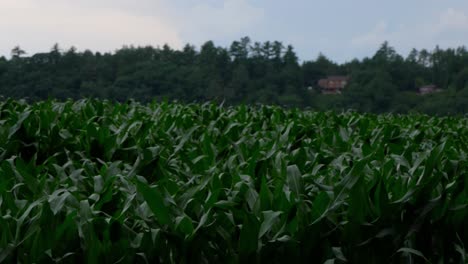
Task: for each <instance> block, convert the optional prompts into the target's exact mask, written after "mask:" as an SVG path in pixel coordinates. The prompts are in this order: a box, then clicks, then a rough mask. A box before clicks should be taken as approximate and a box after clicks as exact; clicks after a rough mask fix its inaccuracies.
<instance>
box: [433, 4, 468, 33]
mask: <svg viewBox="0 0 468 264" xmlns="http://www.w3.org/2000/svg"><path fill="white" fill-rule="evenodd" d="M433 30H434V33H441V32H444V31H448V30H464V31H466V30H468V17H467V16H466V15H465V13H463V12H462V11H461V10H455V9H453V8H448V9H447V10H445V11H444V12H443V13H441V14H440V15H439V21H438V23H437V24H436V26H435V27H433Z"/></svg>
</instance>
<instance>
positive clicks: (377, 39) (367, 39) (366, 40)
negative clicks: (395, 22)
mask: <svg viewBox="0 0 468 264" xmlns="http://www.w3.org/2000/svg"><path fill="white" fill-rule="evenodd" d="M387 30H388V24H387V22H385V21H380V22H378V23H377V24H376V25H375V26H374V28H372V29H371V30H370V31H369V32H367V33H365V34H361V35H358V36H355V37H353V38H352V39H351V44H352V45H354V46H366V47H376V46H377V45H379V44H381V43H382V42H384V41H386V40H388V39H389V38H390V37H392V34H390V33H389V32H388V31H387Z"/></svg>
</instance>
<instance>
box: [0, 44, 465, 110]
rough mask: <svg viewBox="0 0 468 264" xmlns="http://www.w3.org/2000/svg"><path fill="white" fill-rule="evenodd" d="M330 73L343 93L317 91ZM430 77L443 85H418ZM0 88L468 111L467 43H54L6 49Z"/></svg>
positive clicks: (33, 95)
mask: <svg viewBox="0 0 468 264" xmlns="http://www.w3.org/2000/svg"><path fill="white" fill-rule="evenodd" d="M330 75H343V76H349V77H350V82H349V84H348V85H347V86H346V88H345V89H344V90H343V93H342V94H340V95H324V94H322V93H321V92H320V88H319V87H318V85H317V83H318V81H319V80H320V79H321V78H325V77H327V76H330ZM424 85H434V86H436V87H438V88H440V92H438V93H433V94H428V95H424V96H423V95H420V94H419V93H418V89H419V87H422V86H424ZM0 94H1V95H2V96H3V97H4V98H26V99H27V100H31V101H37V100H42V99H47V98H54V99H58V100H66V99H69V98H71V99H79V98H84V97H92V98H106V99H111V100H116V101H126V100H128V99H134V100H137V101H142V102H148V101H152V100H157V101H159V100H170V101H172V100H176V101H181V102H204V101H218V102H224V103H225V104H240V103H247V104H276V105H283V106H288V107H307V108H311V109H315V110H337V111H341V110H346V109H355V110H358V111H363V112H374V113H382V112H396V113H408V112H413V111H414V112H422V113H428V114H442V115H445V114H463V113H466V112H468V51H467V50H466V48H465V47H459V48H454V49H452V48H449V49H440V48H439V47H435V49H434V50H431V51H428V50H425V49H423V50H416V49H413V50H412V51H411V53H410V54H409V55H408V56H407V57H403V56H402V55H400V54H398V53H397V52H396V51H395V49H394V48H392V47H391V46H390V45H389V44H388V43H387V42H385V43H383V44H382V45H381V46H380V47H379V48H378V50H377V51H376V52H375V54H374V55H373V56H371V57H367V58H364V59H361V60H360V59H354V60H352V61H349V62H346V63H342V64H338V63H335V62H333V61H331V60H330V59H328V58H327V57H326V56H325V55H323V54H319V56H317V58H315V59H313V60H305V61H300V60H299V58H298V56H297V54H296V53H295V51H294V48H293V46H291V45H284V44H283V43H281V42H278V41H273V42H271V41H266V42H254V41H252V40H251V39H250V38H248V37H244V38H242V39H240V40H238V41H234V42H233V43H232V44H231V45H230V46H229V47H219V46H216V45H215V43H213V42H212V41H208V42H206V43H204V44H203V45H202V46H201V47H200V48H197V47H195V46H193V45H186V46H185V47H184V48H183V49H181V50H177V49H173V48H171V47H169V46H167V45H164V46H163V47H151V46H148V47H133V46H129V47H123V48H121V49H119V50H117V51H115V52H113V53H99V52H92V51H89V50H86V51H83V52H79V51H77V50H76V49H75V48H73V47H72V48H69V49H67V50H64V49H61V47H60V46H59V45H58V44H56V45H54V46H53V47H52V48H51V50H50V51H49V52H47V53H37V54H33V55H29V54H27V51H24V50H22V49H21V48H20V47H19V46H18V47H15V48H13V49H12V52H11V57H10V58H5V57H0Z"/></svg>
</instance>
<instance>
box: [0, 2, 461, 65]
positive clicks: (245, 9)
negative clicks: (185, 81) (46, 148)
mask: <svg viewBox="0 0 468 264" xmlns="http://www.w3.org/2000/svg"><path fill="white" fill-rule="evenodd" d="M0 33H2V34H0V55H5V56H9V53H10V50H11V49H12V48H13V47H14V46H15V45H20V46H21V47H22V48H23V49H24V50H26V51H27V52H28V53H29V54H33V53H35V52H41V51H47V50H49V49H50V47H51V46H52V45H53V44H54V43H56V42H58V43H59V44H60V46H61V47H63V48H64V49H67V48H68V47H70V46H75V47H77V48H78V49H79V50H84V49H91V50H94V51H114V50H116V49H118V48H120V47H122V46H123V45H124V44H126V45H130V44H133V45H136V46H138V45H153V46H158V45H163V44H165V43H168V44H170V45H171V46H173V47H176V48H179V47H182V46H183V45H184V44H185V43H191V44H195V45H197V46H198V45H200V44H202V43H203V42H205V41H206V40H213V41H215V43H216V44H218V45H220V46H228V45H229V44H230V43H231V42H232V41H233V40H237V39H239V38H241V37H243V36H250V37H251V38H252V39H253V40H255V41H265V40H280V41H282V42H283V43H284V44H292V45H293V46H294V47H295V48H296V51H297V53H298V55H299V57H300V58H301V59H302V60H309V59H314V58H316V57H317V55H318V54H319V52H322V53H323V54H325V55H326V56H328V57H329V58H330V59H332V60H334V61H337V62H345V61H349V60H351V59H353V58H363V57H365V56H372V54H373V53H374V52H375V51H376V50H377V48H378V47H379V45H380V44H381V43H382V42H383V41H385V40H387V41H389V43H390V45H391V46H393V47H395V48H396V50H397V51H398V52H399V53H400V54H403V55H406V54H407V53H408V52H409V50H410V49H411V48H413V47H414V48H417V49H422V48H426V49H433V48H434V47H435V46H436V45H439V46H440V47H443V48H446V47H458V46H461V45H467V44H468V1H466V0H406V1H404V0H393V1H382V0H353V1H351V0H328V1H318V0H308V1H306V0H289V1H284V0H282V1H280V0H216V1H215V0H197V1H196V0H172V1H169V0H99V1H96V0H0Z"/></svg>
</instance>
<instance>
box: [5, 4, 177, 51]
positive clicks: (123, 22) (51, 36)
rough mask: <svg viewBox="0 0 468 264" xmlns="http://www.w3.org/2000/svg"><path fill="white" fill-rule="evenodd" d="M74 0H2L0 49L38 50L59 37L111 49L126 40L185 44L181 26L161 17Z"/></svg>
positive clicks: (66, 42) (63, 42) (61, 40)
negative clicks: (94, 6)
mask: <svg viewBox="0 0 468 264" xmlns="http://www.w3.org/2000/svg"><path fill="white" fill-rule="evenodd" d="M76 2H78V1H75V2H71V1H62V2H60V3H59V2H58V1H56V0H53V1H48V2H46V1H44V2H41V3H39V1H33V0H14V1H13V0H2V2H0V32H2V37H1V41H0V43H1V44H0V53H1V54H5V55H6V54H8V53H9V50H10V49H11V48H12V47H13V46H15V45H21V47H23V48H24V49H26V51H28V52H29V53H34V52H38V51H44V50H48V49H49V48H50V47H51V46H52V45H53V44H54V43H56V42H58V43H59V44H61V45H62V46H72V45H73V46H76V47H78V48H79V49H86V48H91V49H93V50H100V51H113V50H115V49H117V48H120V47H121V46H122V45H124V44H129V45H130V44H135V45H154V46H156V45H162V44H165V43H168V44H170V45H171V46H173V47H181V46H182V43H183V41H182V39H181V37H180V35H179V33H178V30H177V29H176V28H175V27H174V26H173V25H172V24H171V23H170V21H166V19H164V18H162V17H159V16H147V15H146V16H145V15H136V14H133V13H131V12H126V11H125V9H117V8H108V7H106V6H103V7H100V8H89V7H84V6H81V5H80V4H79V2H78V3H76ZM29 49H30V50H29Z"/></svg>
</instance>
